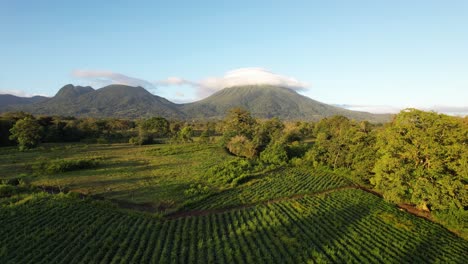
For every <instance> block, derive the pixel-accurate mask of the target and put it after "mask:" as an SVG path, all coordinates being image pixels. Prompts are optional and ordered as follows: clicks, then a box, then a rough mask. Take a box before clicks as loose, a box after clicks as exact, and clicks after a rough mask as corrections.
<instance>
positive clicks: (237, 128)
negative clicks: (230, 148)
mask: <svg viewBox="0 0 468 264" xmlns="http://www.w3.org/2000/svg"><path fill="white" fill-rule="evenodd" d="M256 125H257V121H256V120H255V118H253V117H252V116H251V115H250V113H249V112H248V111H246V110H244V109H241V108H233V109H231V110H230V111H229V114H228V115H227V117H226V118H225V120H224V141H225V142H229V140H230V138H231V137H233V136H244V137H246V138H247V139H249V140H251V139H252V138H253V136H254V132H255V127H256Z"/></svg>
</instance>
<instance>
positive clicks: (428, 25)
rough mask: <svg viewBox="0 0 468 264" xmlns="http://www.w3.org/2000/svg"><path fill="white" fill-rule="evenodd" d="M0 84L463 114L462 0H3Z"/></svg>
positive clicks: (11, 88) (22, 89) (34, 90)
mask: <svg viewBox="0 0 468 264" xmlns="http://www.w3.org/2000/svg"><path fill="white" fill-rule="evenodd" d="M1 6H2V8H0V29H2V32H3V38H4V40H5V41H2V42H1V43H0V53H1V54H0V55H1V56H2V58H3V61H4V63H3V64H2V66H0V67H2V68H1V72H2V76H1V78H0V94H13V95H19V96H32V95H47V96H53V95H54V94H55V92H57V91H58V89H60V87H62V86H63V85H64V84H66V83H73V84H74V85H83V86H88V85H89V86H92V87H94V88H97V87H103V86H105V85H108V84H126V85H131V86H138V85H139V86H142V87H144V88H145V89H147V90H148V91H150V92H151V93H152V94H155V95H158V96H161V97H164V98H167V99H168V100H170V101H173V102H176V103H181V102H192V101H196V100H199V99H202V98H205V97H207V96H209V95H210V94H213V93H214V92H216V91H219V90H221V89H223V87H224V86H225V85H226V84H233V83H234V84H239V85H245V84H255V83H257V84H271V85H278V86H285V87H288V88H291V89H294V90H296V91H297V92H299V93H300V94H302V95H304V96H307V97H310V98H312V99H314V100H318V101H320V102H324V103H327V104H332V105H339V106H341V107H346V108H347V109H350V110H360V111H362V110H364V111H367V112H372V113H382V111H386V112H390V111H391V112H397V111H398V110H400V109H403V108H408V107H415V108H419V109H423V110H435V111H437V112H442V113H453V114H465V115H466V114H467V113H468V105H467V101H466V99H467V98H468V80H467V79H466V77H465V76H464V75H466V72H468V51H467V50H466V48H465V47H466V46H468V28H466V27H465V25H466V24H468V18H467V17H466V13H467V11H468V2H465V1H449V2H444V3H441V2H438V1H412V2H411V3H407V2H405V1H396V2H392V3H373V2H368V1H358V2H353V3H349V2H346V1H331V2H327V3H310V2H308V1H293V2H288V3H281V4H280V3H272V4H270V2H263V1H256V2H255V3H251V2H249V1H239V2H236V3H218V2H210V1H203V2H198V3H197V4H196V5H194V4H186V5H184V6H183V7H184V8H181V6H180V5H178V4H174V3H153V2H150V1H148V2H140V3H139V4H133V5H132V4H124V3H117V4H116V3H114V2H112V4H111V5H110V4H107V3H104V2H100V3H93V2H91V1H82V2H79V3H61V2H53V1H51V2H46V3H42V2H41V3H27V4H26V3H23V2H18V1H15V2H9V3H2V4H1Z"/></svg>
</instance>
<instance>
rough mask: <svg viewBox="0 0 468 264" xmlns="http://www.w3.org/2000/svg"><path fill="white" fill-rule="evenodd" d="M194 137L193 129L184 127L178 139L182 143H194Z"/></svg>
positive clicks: (178, 134)
mask: <svg viewBox="0 0 468 264" xmlns="http://www.w3.org/2000/svg"><path fill="white" fill-rule="evenodd" d="M192 137H193V129H192V127H190V126H185V127H183V128H182V129H181V130H180V131H179V132H178V133H177V139H178V140H180V141H182V142H193V139H192Z"/></svg>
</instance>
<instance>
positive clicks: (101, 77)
mask: <svg viewBox="0 0 468 264" xmlns="http://www.w3.org/2000/svg"><path fill="white" fill-rule="evenodd" d="M72 76H73V77H76V78H79V79H84V80H87V81H88V82H90V84H91V85H92V86H105V85H110V84H124V85H130V86H141V87H145V88H147V89H152V88H154V85H153V83H151V82H148V81H146V80H143V79H138V78H134V77H130V76H127V75H124V74H121V73H117V72H112V71H101V70H75V71H73V72H72Z"/></svg>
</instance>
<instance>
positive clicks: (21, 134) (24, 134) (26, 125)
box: [10, 117, 42, 151]
mask: <svg viewBox="0 0 468 264" xmlns="http://www.w3.org/2000/svg"><path fill="white" fill-rule="evenodd" d="M10 133H11V136H10V139H12V140H16V141H18V147H19V149H20V150H21V151H23V150H27V149H31V148H35V147H36V146H37V145H38V144H39V142H40V139H41V138H42V127H41V126H40V125H39V124H38V122H37V121H36V120H35V119H33V118H31V117H25V118H24V119H21V120H18V121H17V122H16V123H15V125H14V126H13V127H12V128H11V129H10Z"/></svg>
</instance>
